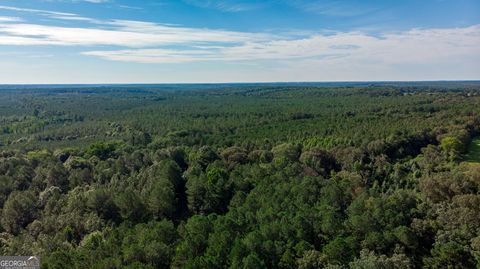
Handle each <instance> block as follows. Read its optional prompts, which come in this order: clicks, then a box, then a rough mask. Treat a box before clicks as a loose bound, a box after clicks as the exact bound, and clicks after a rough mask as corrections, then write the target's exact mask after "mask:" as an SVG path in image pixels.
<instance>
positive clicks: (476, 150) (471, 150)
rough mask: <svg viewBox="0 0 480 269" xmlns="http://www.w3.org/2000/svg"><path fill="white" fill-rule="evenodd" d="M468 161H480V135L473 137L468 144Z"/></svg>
mask: <svg viewBox="0 0 480 269" xmlns="http://www.w3.org/2000/svg"><path fill="white" fill-rule="evenodd" d="M466 161H467V162H474V163H480V137H477V138H475V139H473V140H472V142H471V143H470V145H469V146H468V154H467V156H466Z"/></svg>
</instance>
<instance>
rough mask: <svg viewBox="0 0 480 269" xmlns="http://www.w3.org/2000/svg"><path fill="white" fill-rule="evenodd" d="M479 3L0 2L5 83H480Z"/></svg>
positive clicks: (0, 79)
mask: <svg viewBox="0 0 480 269" xmlns="http://www.w3.org/2000/svg"><path fill="white" fill-rule="evenodd" d="M479 44H480V1H478V0H362V1H361V0H336V1H327V0H265V1H253V0H217V1H215V0H203V1H201V0H177V1H172V0H142V1H138V0H137V1H132V0H22V1H19V0H0V59H1V61H0V83H162V82H166V83H168V82H180V83H181V82H185V83H192V82H275V81H367V80H368V81H370V80H470V79H472V80H473V79H475V80H478V79H480V45H479Z"/></svg>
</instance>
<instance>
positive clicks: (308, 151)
mask: <svg viewBox="0 0 480 269" xmlns="http://www.w3.org/2000/svg"><path fill="white" fill-rule="evenodd" d="M198 87H199V88H196V87H195V85H193V86H192V85H190V86H188V87H185V89H182V87H181V86H178V87H171V88H168V87H162V86H154V85H152V86H136V85H130V86H91V87H90V86H84V87H80V86H79V87H75V86H64V87H38V88H35V87H25V88H22V87H15V86H3V87H2V88H1V89H0V208H1V217H0V255H7V256H10V255H37V256H39V257H41V262H42V268H45V269H47V268H48V269H57V268H58V269H63V268H92V269H93V268H96V269H114V268H130V269H134V268H135V269H147V268H148V269H153V268H245V269H257V268H281V269H286V268H300V269H314V268H329V269H333V268H337V269H340V268H355V269H357V268H358V269H363V268H364V269H367V268H374V269H375V268H379V269H380V268H382V269H383V268H385V269H387V268H398V269H400V268H432V269H433V268H480V138H479V135H480V83H477V82H471V83H469V82H464V83H460V82H459V83H418V84H415V83H412V84H408V83H404V84H374V85H343V86H338V85H337V86H335V85H326V86H323V87H319V86H314V85H288V84H286V85H248V86H242V85H237V86H235V85H233V86H232V85H231V86H228V87H227V86H225V87H223V86H217V87H212V86H209V87H203V88H202V87H200V86H198Z"/></svg>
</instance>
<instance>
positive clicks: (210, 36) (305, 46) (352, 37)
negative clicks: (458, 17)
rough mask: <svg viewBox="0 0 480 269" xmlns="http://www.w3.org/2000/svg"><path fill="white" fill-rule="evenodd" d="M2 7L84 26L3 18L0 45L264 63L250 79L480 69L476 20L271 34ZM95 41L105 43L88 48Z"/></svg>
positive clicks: (106, 55)
mask: <svg viewBox="0 0 480 269" xmlns="http://www.w3.org/2000/svg"><path fill="white" fill-rule="evenodd" d="M0 9H4V10H5V9H7V10H14V11H19V12H20V11H21V12H34V13H38V14H40V15H42V16H47V17H49V18H52V19H56V20H65V21H71V20H75V21H77V22H78V23H82V22H83V23H85V26H78V27H65V26H53V25H43V24H34V23H27V22H24V21H22V19H20V18H15V17H0V46H1V45H17V46H74V47H78V48H82V50H83V52H81V53H82V54H83V55H86V56H89V57H97V58H101V59H105V60H108V61H117V62H135V63H151V64H171V63H211V62H215V63H222V64H220V66H223V65H225V64H227V63H233V64H238V63H242V64H245V63H249V64H251V63H255V64H258V65H257V66H262V65H265V66H268V68H266V69H265V71H262V69H256V70H255V72H253V71H252V72H253V73H249V74H250V75H251V76H252V80H263V81H266V80H268V79H265V78H268V77H269V76H272V74H275V76H276V77H281V78H284V79H286V80H312V79H310V78H319V77H322V76H323V77H325V78H330V80H335V79H336V78H337V77H338V78H339V79H340V80H341V79H342V77H341V76H344V75H346V76H348V77H349V78H352V79H362V78H366V77H368V76H369V74H370V79H375V77H373V78H372V77H371V76H372V74H373V75H376V74H378V78H383V79H389V78H392V79H395V78H396V79H399V78H400V77H398V76H396V77H395V76H391V74H395V73H396V74H398V73H399V72H403V73H404V74H408V75H409V76H410V77H411V79H414V78H415V76H416V75H418V74H420V73H423V74H429V75H430V76H429V78H430V77H439V76H438V75H437V74H440V73H442V72H444V73H443V74H454V75H455V76H456V77H457V78H466V77H472V76H474V75H475V76H476V77H477V78H478V74H479V73H478V71H477V72H475V71H473V70H480V46H478V44H480V25H473V26H470V27H463V28H440V29H412V30H408V31H401V32H383V33H377V34H376V35H371V34H369V33H367V32H362V31H349V32H332V31H329V32H316V33H312V32H305V33H303V34H302V35H298V34H291V33H283V34H282V33H279V34H275V35H273V34H265V33H251V32H240V31H228V30H221V29H205V28H191V27H183V26H179V25H171V24H158V23H151V22H142V21H127V20H97V19H92V18H88V17H82V16H79V15H76V14H73V13H63V12H56V11H48V10H37V9H23V8H15V7H5V6H0ZM92 46H104V47H108V48H103V49H102V48H95V49H91V48H90V47H92ZM45 55H49V54H45ZM252 70H253V69H252ZM444 70H448V72H446V71H444ZM267 71H268V72H267ZM244 72H247V71H244ZM248 72H249V71H248ZM262 72H264V73H262ZM319 73H321V75H319ZM232 74H237V73H236V72H232ZM232 74H231V76H233V75H232ZM245 74H246V73H245ZM463 74H465V75H463ZM472 74H474V75H472ZM262 75H263V76H264V77H262ZM389 76H390V77H389ZM378 78H377V79H378ZM439 78H441V77H439ZM446 79H447V78H446Z"/></svg>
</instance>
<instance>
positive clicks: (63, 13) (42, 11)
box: [0, 6, 75, 16]
mask: <svg viewBox="0 0 480 269" xmlns="http://www.w3.org/2000/svg"><path fill="white" fill-rule="evenodd" d="M0 9H3V10H10V11H18V12H30V13H38V14H44V15H59V16H75V14H73V13H66V12H58V11H50V10H43V9H31V8H19V7H11V6H0Z"/></svg>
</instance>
